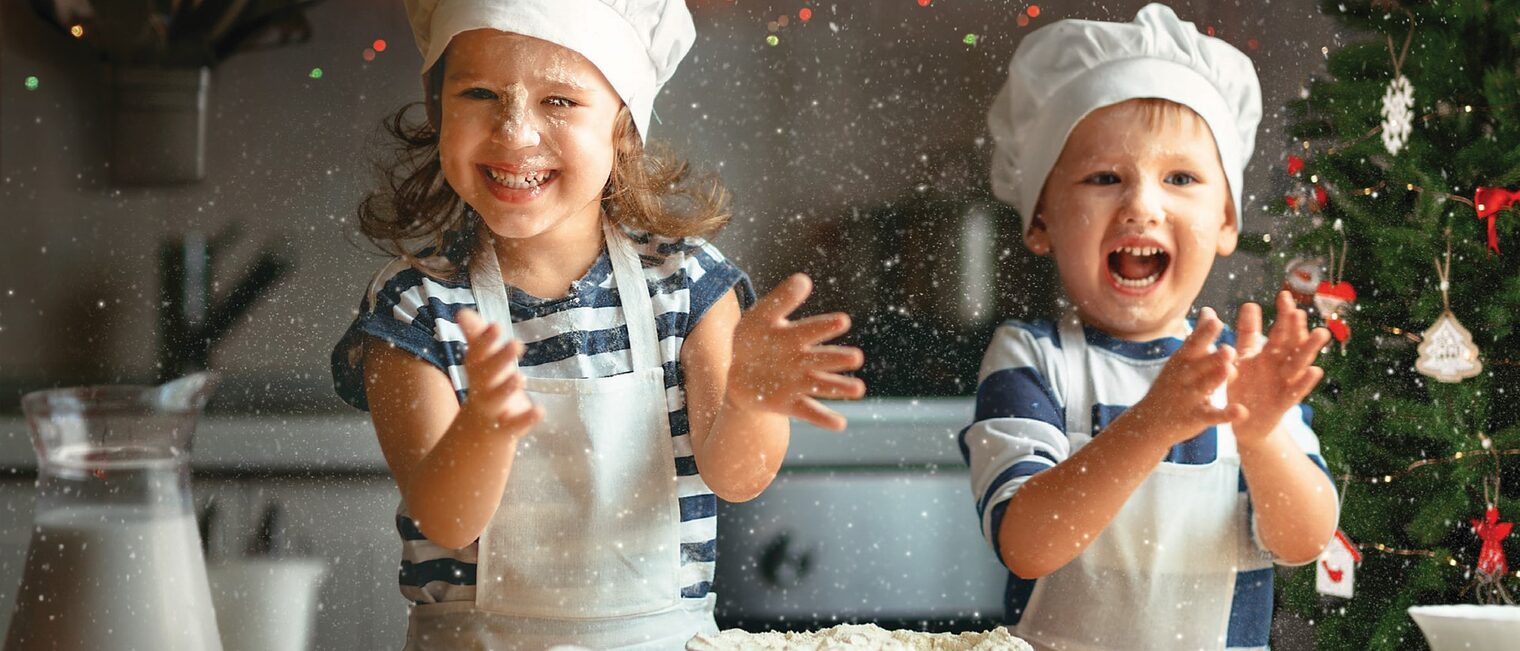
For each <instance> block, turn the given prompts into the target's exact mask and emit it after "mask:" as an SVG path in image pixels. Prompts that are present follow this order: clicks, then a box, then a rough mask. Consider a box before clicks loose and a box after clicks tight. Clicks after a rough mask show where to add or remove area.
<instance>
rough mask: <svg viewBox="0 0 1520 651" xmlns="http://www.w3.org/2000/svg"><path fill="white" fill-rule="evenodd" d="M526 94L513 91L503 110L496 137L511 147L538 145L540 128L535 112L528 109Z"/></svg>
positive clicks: (519, 147) (521, 147)
mask: <svg viewBox="0 0 1520 651" xmlns="http://www.w3.org/2000/svg"><path fill="white" fill-rule="evenodd" d="M528 109H529V107H528V102H527V97H526V95H525V94H521V93H513V94H512V96H509V97H508V98H507V101H506V102H504V106H503V107H502V111H501V124H500V125H499V126H498V127H497V129H496V138H497V139H498V140H499V141H501V143H502V144H503V145H506V146H507V147H509V148H511V149H524V148H528V147H537V146H538V143H539V133H538V131H539V129H538V124H537V121H536V119H535V117H534V115H533V112H532V111H530V110H528Z"/></svg>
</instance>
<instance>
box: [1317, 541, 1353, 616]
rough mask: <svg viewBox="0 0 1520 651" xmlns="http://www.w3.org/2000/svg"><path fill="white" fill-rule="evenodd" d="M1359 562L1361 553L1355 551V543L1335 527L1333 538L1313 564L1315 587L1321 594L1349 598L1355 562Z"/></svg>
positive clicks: (1351, 591) (1351, 592)
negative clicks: (1317, 560)
mask: <svg viewBox="0 0 1520 651" xmlns="http://www.w3.org/2000/svg"><path fill="white" fill-rule="evenodd" d="M1360 562H1362V554H1361V552H1358V551H1356V545H1353V544H1351V539H1349V538H1347V537H1346V533H1345V532H1343V531H1341V530H1340V529H1336V530H1335V538H1333V539H1331V540H1330V545H1329V546H1328V547H1325V551H1324V553H1322V554H1320V555H1319V562H1317V563H1315V564H1314V586H1315V589H1316V590H1318V591H1319V593H1320V594H1323V595H1329V596H1332V597H1340V598H1342V599H1350V598H1351V595H1352V594H1353V589H1352V586H1353V585H1355V583H1356V564H1357V563H1360Z"/></svg>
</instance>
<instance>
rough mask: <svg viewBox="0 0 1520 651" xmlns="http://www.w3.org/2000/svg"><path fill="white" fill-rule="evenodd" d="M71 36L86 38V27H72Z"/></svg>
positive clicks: (70, 29)
mask: <svg viewBox="0 0 1520 651" xmlns="http://www.w3.org/2000/svg"><path fill="white" fill-rule="evenodd" d="M69 34H72V35H73V36H74V38H84V25H75V26H73V27H70V28H69Z"/></svg>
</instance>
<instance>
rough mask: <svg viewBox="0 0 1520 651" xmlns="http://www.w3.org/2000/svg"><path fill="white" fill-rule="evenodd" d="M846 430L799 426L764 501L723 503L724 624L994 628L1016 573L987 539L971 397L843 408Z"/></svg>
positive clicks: (720, 587) (720, 589)
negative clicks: (972, 471) (964, 445)
mask: <svg viewBox="0 0 1520 651" xmlns="http://www.w3.org/2000/svg"><path fill="white" fill-rule="evenodd" d="M830 406H831V407H833V408H835V409H837V410H839V411H840V412H841V413H843V414H844V415H845V416H846V417H848V418H849V421H850V424H849V427H848V428H847V429H846V430H845V431H844V432H829V431H826V430H821V429H818V428H815V427H812V426H810V425H807V424H805V423H800V422H796V421H794V422H793V426H792V439H791V445H790V447H789V449H788V450H787V458H786V461H785V463H783V464H782V466H781V472H780V473H779V474H778V475H777V477H776V480H775V482H774V483H772V484H771V486H770V487H769V488H767V489H766V490H765V492H764V493H763V494H761V495H760V497H757V498H755V499H754V500H752V501H750V502H745V503H742V504H727V503H722V502H721V501H720V504H719V508H718V518H719V524H718V558H719V561H718V564H717V577H716V579H715V580H714V584H713V589H714V591H715V592H717V593H718V606H717V607H718V611H717V616H718V624H719V625H720V626H721V627H724V628H729V627H739V628H743V629H745V630H750V631H759V630H810V629H816V628H822V627H827V626H833V625H835V624H839V623H846V622H848V623H863V622H873V623H876V624H878V625H880V626H882V627H884V628H908V629H915V630H929V631H966V630H986V629H989V628H992V627H994V626H996V625H998V624H999V623H1000V620H1001V617H1002V610H1003V607H1002V602H1003V587H1004V583H1005V579H1006V576H1007V573H1006V570H1004V569H1003V566H1002V565H1001V564H1000V563H999V562H998V560H997V558H996V556H995V555H994V554H993V552H992V549H991V548H990V547H989V546H988V545H987V543H986V542H985V541H984V540H983V539H982V536H981V532H980V529H979V527H978V522H977V517H976V508H975V506H974V500H973V499H972V497H971V489H970V480H969V478H968V472H969V471H968V469H967V468H966V466H965V464H964V463H963V462H962V461H961V457H960V451H959V447H958V446H957V444H956V435H957V434H958V433H959V432H960V430H961V429H962V428H964V427H965V426H966V425H967V424H969V423H970V421H971V415H972V400H971V399H969V398H934V399H912V398H886V399H874V400H866V401H861V402H850V403H834V404H831V405H830Z"/></svg>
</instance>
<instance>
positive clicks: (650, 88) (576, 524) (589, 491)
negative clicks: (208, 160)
mask: <svg viewBox="0 0 1520 651" xmlns="http://www.w3.org/2000/svg"><path fill="white" fill-rule="evenodd" d="M407 10H408V12H409V16H410V18H411V21H412V28H413V31H414V33H415V36H416V38H417V43H418V46H419V49H420V50H421V51H422V54H423V59H424V61H423V70H424V74H423V85H424V88H425V89H426V91H427V95H426V102H425V105H426V108H427V114H428V118H429V119H428V123H427V124H424V125H420V126H417V127H408V126H406V124H405V120H404V112H405V109H402V112H399V113H398V114H397V115H396V116H395V117H394V118H393V120H392V122H391V127H392V131H393V132H394V133H395V134H396V135H398V136H399V137H400V138H401V139H402V141H403V143H404V152H405V154H407V155H406V156H404V157H403V159H402V163H401V164H402V165H403V166H405V167H407V169H405V170H402V171H401V172H400V173H395V171H394V170H393V172H392V174H391V178H392V179H393V180H392V182H391V183H390V187H389V190H388V191H386V192H381V193H377V194H374V195H371V196H370V197H368V198H367V199H366V200H365V202H364V204H363V205H362V206H361V208H360V211H359V214H360V221H361V224H362V228H363V230H364V232H365V234H366V235H367V236H368V237H369V238H370V239H371V240H372V241H374V242H376V243H377V244H379V245H381V246H383V247H386V248H387V249H388V250H389V251H391V252H393V253H395V254H396V255H397V256H398V257H397V259H396V260H395V261H393V262H392V263H391V264H389V265H387V266H386V267H385V268H384V269H383V270H382V271H381V273H380V274H379V275H378V276H377V278H376V279H375V281H374V282H373V283H372V284H371V286H370V289H369V293H368V296H367V297H366V298H365V300H364V301H363V302H362V303H361V308H360V312H359V315H358V318H357V319H356V320H355V322H354V324H353V325H352V326H351V327H350V329H349V331H348V333H347V334H346V335H345V337H344V339H343V341H341V342H340V343H339V345H338V347H337V349H336V350H335V351H334V354H333V361H334V378H335V383H336V385H337V388H338V391H339V393H340V394H341V395H342V396H343V397H344V398H345V399H346V400H347V401H349V402H350V403H351V404H353V405H355V406H356V407H359V408H361V409H364V408H367V409H369V410H370V412H371V414H372V418H373V420H374V424H375V432H376V435H377V436H378V437H379V440H380V446H381V449H382V450H383V452H384V454H385V458H386V462H387V463H388V465H389V466H390V469H391V471H392V474H393V475H394V477H395V479H396V484H397V486H398V487H399V488H400V492H401V498H402V499H401V505H400V508H399V510H398V514H397V524H398V529H399V531H400V533H401V537H402V540H403V553H402V559H403V560H402V564H401V589H402V593H403V594H404V595H406V596H407V597H408V598H410V599H411V600H412V601H413V602H414V604H415V605H414V606H413V607H412V609H411V614H410V619H409V631H408V635H407V648H408V649H419V650H421V649H434V648H448V649H458V648H470V649H477V648H479V649H485V648H489V649H504V648H523V649H542V648H546V647H550V646H553V645H555V644H562V643H572V642H573V643H575V644H580V645H585V646H590V647H595V648H630V649H632V648H637V649H679V648H681V647H682V646H683V644H684V643H685V641H686V640H687V639H689V638H691V637H692V636H693V635H695V634H697V633H715V632H716V630H717V627H716V625H715V623H714V621H713V615H712V609H713V602H714V594H713V593H712V591H711V581H712V577H713V561H714V555H715V540H716V518H715V510H716V497H722V498H723V499H726V500H730V501H743V500H747V499H750V498H752V497H754V496H755V495H757V494H759V493H760V491H761V490H763V489H764V488H765V487H766V486H767V485H768V484H769V483H770V481H771V480H772V479H773V478H774V477H775V474H776V471H777V469H778V467H779V466H780V463H781V460H782V458H783V457H784V456H785V454H786V447H787V442H788V438H789V435H790V434H789V426H788V421H787V417H789V416H795V417H798V418H802V419H805V420H807V421H809V422H812V423H815V424H817V425H819V426H822V427H827V428H831V429H841V428H843V426H844V419H843V418H842V417H841V416H839V415H838V414H837V413H835V412H832V411H830V410H829V409H827V408H825V407H823V406H821V405H820V404H819V403H818V402H816V401H815V398H858V397H860V396H861V395H863V394H864V391H865V387H864V385H863V384H862V383H861V382H860V381H859V380H857V379H854V378H850V377H846V376H843V375H840V373H841V372H844V371H849V370H854V369H857V368H859V367H860V365H861V363H862V361H863V360H862V356H861V353H860V351H859V350H857V349H854V348H847V347H841V346H827V345H823V344H822V342H824V341H827V340H829V339H832V338H834V337H837V336H839V335H841V334H843V333H844V332H846V331H847V330H848V329H849V319H848V317H847V316H846V315H844V314H827V315H821V316H814V317H810V318H806V319H801V320H797V321H790V320H788V318H787V317H788V315H789V314H790V313H791V312H792V311H793V310H795V309H796V308H797V307H798V306H799V305H800V304H801V303H802V301H803V300H804V299H805V298H806V297H807V295H808V293H809V291H810V289H811V285H810V282H809V280H808V279H807V277H806V276H803V275H801V274H798V275H794V276H792V277H791V278H789V279H787V280H786V281H785V282H784V283H783V284H782V285H781V287H779V288H777V290H776V291H775V292H773V293H771V294H770V295H768V296H766V297H765V298H763V299H761V300H760V301H759V302H758V303H756V302H755V301H754V298H753V293H752V290H751V289H750V287H749V282H748V279H747V277H746V276H745V275H744V273H743V272H741V271H739V270H738V269H737V268H736V267H735V266H734V265H733V264H731V263H730V262H728V261H727V260H725V259H724V258H723V256H722V255H721V254H720V253H719V252H718V250H717V249H716V248H714V247H713V246H712V245H711V244H708V243H706V242H705V241H703V240H702V239H699V237H700V236H705V235H710V234H711V233H713V232H714V231H716V230H717V228H718V227H719V226H721V225H722V223H723V222H724V221H725V220H726V214H725V213H724V202H725V193H724V191H723V190H722V187H721V186H720V185H718V184H717V183H716V182H714V183H713V184H712V186H711V187H710V188H709V189H708V190H707V191H705V192H704V191H701V190H698V189H694V188H692V187H691V186H690V185H689V184H688V183H687V182H686V178H685V177H686V167H685V165H684V164H682V163H680V162H676V161H672V160H670V159H668V158H666V157H662V156H657V155H648V154H646V153H645V151H644V147H643V140H644V138H645V136H646V134H647V133H648V129H649V114H650V110H651V104H652V102H653V98H654V96H655V95H656V94H657V93H658V91H659V89H660V87H661V86H662V85H663V84H664V82H665V81H666V80H667V79H668V78H669V76H670V74H671V73H672V72H673V71H674V69H675V67H676V64H677V63H678V62H679V61H680V59H681V58H682V57H683V56H684V55H685V53H686V51H687V50H688V49H689V48H690V44H691V42H692V40H693V38H694V36H695V34H694V30H693V27H692V23H691V16H690V14H689V13H688V12H687V10H686V7H685V5H684V4H683V3H682V2H681V1H680V0H495V1H482V0H476V1H469V0H457V1H456V0H407ZM681 207H684V208H685V210H684V211H683V210H680V209H679V208H681ZM418 240H422V241H423V244H422V245H421V246H419V245H418V244H417V241H418ZM741 302H743V303H745V304H753V307H752V308H751V309H750V310H749V312H748V313H747V314H745V315H744V316H743V317H742V318H741V316H740V304H741Z"/></svg>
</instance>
